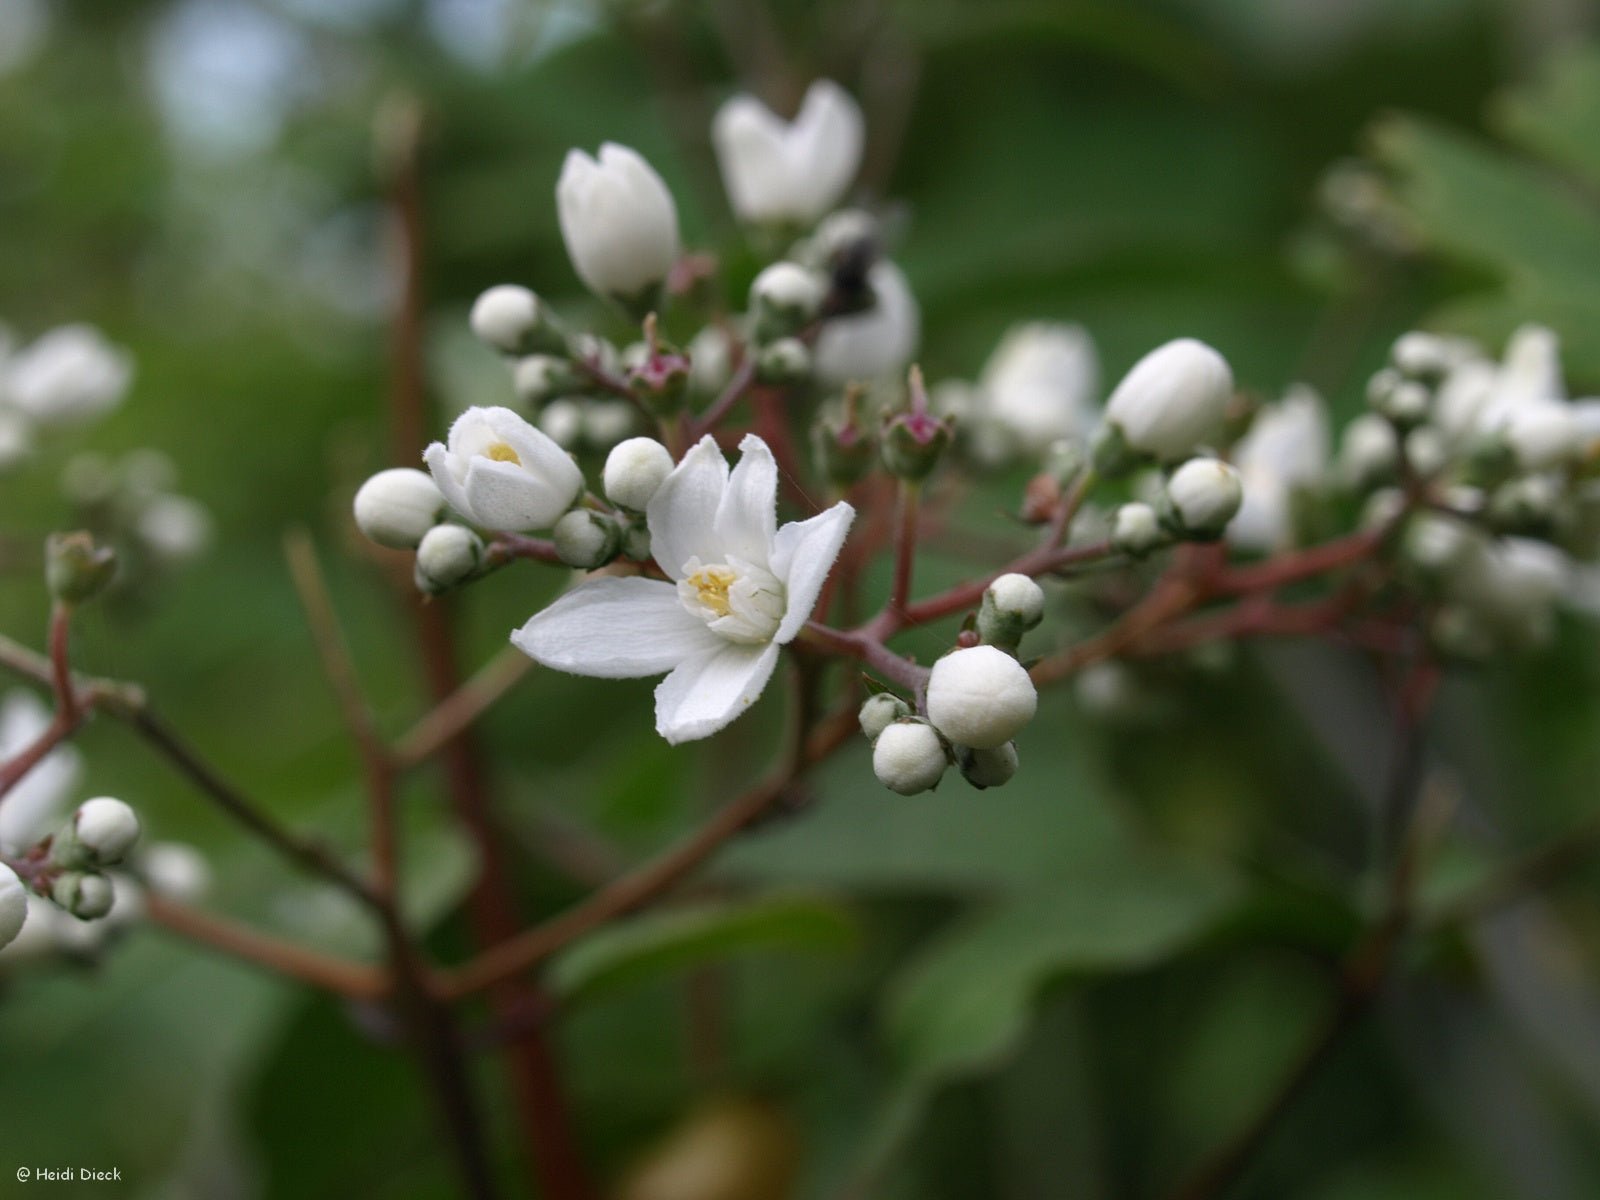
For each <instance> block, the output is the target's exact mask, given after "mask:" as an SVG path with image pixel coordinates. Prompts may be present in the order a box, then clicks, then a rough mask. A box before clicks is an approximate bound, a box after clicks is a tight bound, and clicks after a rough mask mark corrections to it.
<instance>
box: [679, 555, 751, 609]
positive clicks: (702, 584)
mask: <svg viewBox="0 0 1600 1200" xmlns="http://www.w3.org/2000/svg"><path fill="white" fill-rule="evenodd" d="M737 578H738V575H736V574H735V573H734V570H733V568H732V567H724V566H715V567H702V568H701V569H700V570H698V571H696V572H695V573H694V574H693V575H691V576H689V578H688V580H687V582H688V584H689V586H690V587H692V588H693V589H694V591H695V599H697V600H699V601H700V603H701V604H703V605H705V606H706V607H707V608H709V609H710V610H711V611H712V612H714V613H716V614H717V616H719V617H725V616H727V615H728V612H729V610H730V607H731V606H730V605H729V603H728V589H729V588H730V587H732V586H733V581H734V580H735V579H737Z"/></svg>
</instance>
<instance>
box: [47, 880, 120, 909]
mask: <svg viewBox="0 0 1600 1200" xmlns="http://www.w3.org/2000/svg"><path fill="white" fill-rule="evenodd" d="M50 898H51V899H52V900H54V901H55V902H56V903H57V904H59V905H60V906H61V907H62V908H64V909H66V910H67V911H68V912H69V913H71V914H72V915H73V916H75V917H77V918H78V919H79V920H80V921H95V920H99V919H100V918H101V917H103V916H105V915H106V914H107V913H109V912H110V911H111V906H112V904H113V903H115V901H116V898H117V897H116V892H114V891H113V890H112V887H111V880H109V879H107V878H106V877H105V876H104V875H102V874H100V872H98V871H63V872H62V873H61V874H60V875H58V876H57V877H56V881H55V883H54V884H52V885H51V888H50Z"/></svg>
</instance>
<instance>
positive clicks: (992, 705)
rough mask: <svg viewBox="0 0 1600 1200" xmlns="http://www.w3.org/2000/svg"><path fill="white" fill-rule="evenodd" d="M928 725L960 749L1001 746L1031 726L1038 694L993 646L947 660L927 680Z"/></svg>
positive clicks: (965, 651) (1021, 670)
mask: <svg viewBox="0 0 1600 1200" xmlns="http://www.w3.org/2000/svg"><path fill="white" fill-rule="evenodd" d="M927 703H928V719H929V720H930V721H932V722H933V724H934V726H935V727H936V728H937V729H938V730H939V732H940V733H942V734H944V736H945V737H947V738H949V739H950V740H951V741H952V742H955V743H957V744H958V745H962V746H973V747H976V748H977V749H980V750H990V749H993V748H994V747H996V746H1001V745H1004V744H1005V743H1006V742H1009V741H1010V740H1011V739H1012V738H1014V737H1015V736H1016V735H1017V734H1018V733H1019V732H1021V730H1022V728H1023V726H1025V725H1027V723H1028V722H1029V721H1031V720H1033V714H1034V713H1035V711H1037V709H1038V706H1039V694H1038V692H1037V691H1036V690H1035V689H1034V686H1033V680H1032V679H1030V678H1029V677H1028V672H1027V671H1026V670H1025V669H1024V668H1023V666H1022V664H1021V663H1019V662H1018V661H1017V660H1016V659H1015V658H1013V657H1011V655H1009V654H1007V653H1006V652H1005V651H1004V650H999V649H996V648H995V647H994V646H973V647H971V648H969V649H963V650H957V651H955V652H953V653H951V654H947V655H945V656H944V657H943V658H941V659H940V660H939V661H938V662H936V663H934V664H933V671H932V672H931V673H930V674H929V676H928V695H927Z"/></svg>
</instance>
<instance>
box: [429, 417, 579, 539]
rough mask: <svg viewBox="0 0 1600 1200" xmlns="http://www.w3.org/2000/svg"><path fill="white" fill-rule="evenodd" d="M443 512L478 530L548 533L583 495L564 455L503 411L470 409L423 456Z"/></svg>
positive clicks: (576, 474)
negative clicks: (441, 499) (443, 504)
mask: <svg viewBox="0 0 1600 1200" xmlns="http://www.w3.org/2000/svg"><path fill="white" fill-rule="evenodd" d="M422 457H423V459H424V460H425V461H426V462H427V464H428V470H430V471H432V472H433V481H434V482H435V483H437V484H438V485H439V490H440V491H441V492H442V493H444V498H445V500H446V501H448V502H449V504H450V507H451V508H453V509H455V510H456V512H458V513H460V514H461V515H462V516H463V517H465V518H466V519H467V520H468V521H471V522H472V523H473V524H474V525H478V526H480V527H482V528H484V529H497V530H501V531H504V532H509V533H522V532H525V531H527V530H529V529H549V528H550V526H552V525H554V524H555V523H556V521H557V520H559V519H560V517H561V514H562V513H564V512H566V511H567V509H569V508H571V507H572V505H573V502H574V501H576V500H577V498H578V495H579V493H581V492H582V491H583V472H582V471H580V470H578V464H577V463H575V462H573V461H572V459H571V458H570V457H569V456H568V454H567V452H566V451H565V450H563V449H562V448H561V447H560V446H558V445H557V444H556V443H555V442H554V441H552V440H551V439H550V438H549V437H548V436H547V435H546V434H543V433H541V432H540V431H539V430H537V429H535V428H534V427H533V426H532V425H529V424H528V423H527V422H526V421H524V420H523V419H522V418H521V417H519V416H518V415H517V414H516V413H514V412H512V411H511V410H510V409H509V408H469V409H467V411H466V412H464V413H462V414H461V415H460V416H459V417H457V418H456V420H455V424H453V425H452V426H450V435H449V439H448V445H446V444H443V443H440V442H434V443H433V445H431V446H429V447H428V449H427V450H426V451H425V452H424V453H423V456H422Z"/></svg>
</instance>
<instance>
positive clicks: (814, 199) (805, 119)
mask: <svg viewBox="0 0 1600 1200" xmlns="http://www.w3.org/2000/svg"><path fill="white" fill-rule="evenodd" d="M790 137H791V141H792V144H791V149H790V159H791V161H792V162H793V163H794V164H795V165H796V166H797V167H798V168H799V174H800V178H799V179H797V180H796V181H795V182H796V183H797V184H799V185H800V190H801V192H802V194H803V200H802V201H801V202H802V203H803V205H804V208H805V212H804V213H803V214H802V215H803V216H805V217H806V218H808V219H810V220H816V219H817V218H818V217H820V216H821V215H822V214H823V213H825V212H827V211H828V209H830V208H832V207H833V205H834V204H835V202H837V201H838V199H839V197H840V196H842V195H844V192H845V189H846V188H848V187H849V186H850V181H851V180H853V179H854V178H855V177H856V171H857V169H858V168H859V167H860V166H861V148H862V144H863V142H864V141H865V140H866V122H865V121H864V120H863V119H862V116H861V107H860V105H858V104H857V103H856V102H855V99H854V97H852V96H851V95H850V93H849V92H847V91H845V90H844V89H843V88H842V87H840V86H839V85H838V84H837V83H834V82H833V81H832V80H831V79H819V80H817V82H816V83H813V84H812V85H811V87H810V88H809V89H807V91H806V96H805V100H804V101H803V102H802V103H801V105H800V112H799V113H798V114H797V115H796V116H795V119H794V125H793V127H792V129H791V131H790Z"/></svg>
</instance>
